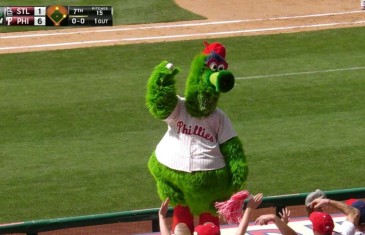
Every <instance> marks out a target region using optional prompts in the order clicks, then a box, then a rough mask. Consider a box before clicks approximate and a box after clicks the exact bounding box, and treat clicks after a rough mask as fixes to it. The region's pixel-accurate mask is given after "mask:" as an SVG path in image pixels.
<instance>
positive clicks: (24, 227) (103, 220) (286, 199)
mask: <svg viewBox="0 0 365 235" xmlns="http://www.w3.org/2000/svg"><path fill="white" fill-rule="evenodd" d="M325 193H326V195H327V197H328V198H331V199H334V200H340V201H343V200H346V199H348V198H365V188H354V189H342V190H332V191H325ZM307 195H308V193H298V194H290V195H279V196H268V197H264V198H263V201H262V203H261V204H260V206H259V208H269V207H275V208H276V212H277V213H278V212H279V211H281V209H282V208H284V207H287V206H298V205H304V201H305V198H306V196H307ZM171 215H172V208H170V209H169V211H168V216H171ZM138 221H151V232H157V231H159V226H158V208H154V209H145V210H134V211H123V212H116V213H106V214H97V215H86V216H78V217H67V218H58V219H46V220H35V221H27V222H18V223H11V224H3V225H0V234H14V233H17V234H27V235H38V233H41V232H46V231H54V230H59V229H69V228H78V227H86V226H95V225H105V224H113V223H123V222H138Z"/></svg>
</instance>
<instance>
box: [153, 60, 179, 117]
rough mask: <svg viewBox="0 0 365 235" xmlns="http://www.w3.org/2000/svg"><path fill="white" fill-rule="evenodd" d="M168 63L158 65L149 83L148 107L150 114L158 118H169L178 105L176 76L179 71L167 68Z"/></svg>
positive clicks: (163, 62)
mask: <svg viewBox="0 0 365 235" xmlns="http://www.w3.org/2000/svg"><path fill="white" fill-rule="evenodd" d="M167 64H169V63H168V62H167V61H162V62H161V63H160V64H159V65H157V66H156V67H155V68H154V70H153V72H152V74H151V76H150V78H149V80H148V83H147V94H146V105H147V107H148V109H149V111H150V113H151V114H152V115H153V116H154V117H156V118H158V119H165V118H167V117H168V116H169V115H170V114H171V113H172V111H174V109H175V106H176V104H177V97H176V87H175V79H174V77H175V75H176V74H177V73H178V72H179V69H177V68H173V67H171V68H170V69H169V68H167V67H166V65H167Z"/></svg>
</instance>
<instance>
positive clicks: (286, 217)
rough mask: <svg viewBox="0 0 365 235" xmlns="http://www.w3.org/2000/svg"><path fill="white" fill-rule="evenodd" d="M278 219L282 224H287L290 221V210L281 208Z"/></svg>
mask: <svg viewBox="0 0 365 235" xmlns="http://www.w3.org/2000/svg"><path fill="white" fill-rule="evenodd" d="M279 215H280V219H281V220H282V221H283V222H284V223H286V224H287V223H289V221H290V210H289V209H288V208H286V207H285V208H283V210H282V212H281V213H280V212H279Z"/></svg>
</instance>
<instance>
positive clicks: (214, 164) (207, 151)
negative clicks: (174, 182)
mask: <svg viewBox="0 0 365 235" xmlns="http://www.w3.org/2000/svg"><path fill="white" fill-rule="evenodd" d="M165 121H166V123H167V125H168V129H167V132H166V133H165V135H164V137H163V138H162V139H161V141H160V143H159V144H158V145H157V147H156V157H157V160H158V161H159V162H160V163H162V164H164V165H166V166H167V167H169V168H172V169H175V170H180V171H185V172H192V171H208V170H215V169H219V168H222V167H224V166H225V165H226V163H225V161H224V156H223V155H222V153H221V151H220V149H219V145H220V144H222V143H224V142H225V141H227V140H229V139H231V138H232V137H234V136H236V132H235V131H234V130H233V128H232V125H231V122H230V120H229V119H228V117H227V115H225V114H224V113H223V112H222V110H220V109H218V108H217V109H216V110H215V111H214V112H213V113H212V114H210V115H209V116H208V117H205V118H195V117H192V116H191V115H190V114H189V113H188V112H187V111H186V107H185V99H184V98H181V97H179V96H178V103H177V105H176V107H175V110H174V111H173V112H172V113H171V115H170V116H169V117H168V118H167V119H165Z"/></svg>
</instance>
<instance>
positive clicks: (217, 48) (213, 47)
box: [203, 42, 226, 60]
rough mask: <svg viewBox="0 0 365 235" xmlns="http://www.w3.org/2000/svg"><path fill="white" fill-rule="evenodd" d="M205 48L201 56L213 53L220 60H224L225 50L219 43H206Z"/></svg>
mask: <svg viewBox="0 0 365 235" xmlns="http://www.w3.org/2000/svg"><path fill="white" fill-rule="evenodd" d="M204 45H205V48H204V50H203V54H205V55H209V54H210V53H212V52H214V53H216V54H218V55H219V56H220V57H221V59H223V60H224V59H225V58H226V48H225V47H224V46H223V45H222V44H220V43H219V42H213V43H211V44H209V43H208V42H204Z"/></svg>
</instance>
